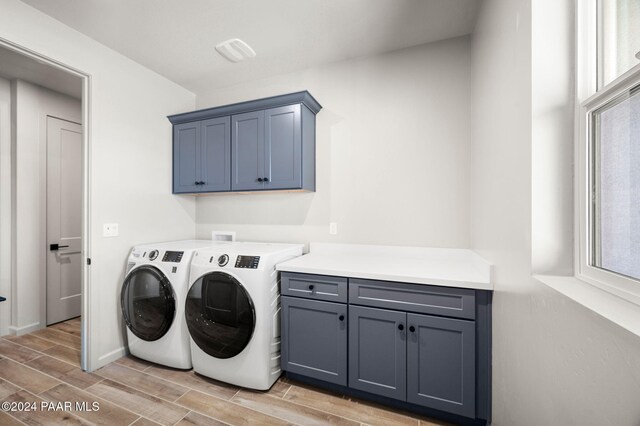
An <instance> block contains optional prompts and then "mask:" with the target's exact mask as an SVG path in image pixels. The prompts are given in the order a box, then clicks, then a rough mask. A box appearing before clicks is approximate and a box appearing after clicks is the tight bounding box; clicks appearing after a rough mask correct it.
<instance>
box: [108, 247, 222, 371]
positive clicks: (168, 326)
mask: <svg viewBox="0 0 640 426" xmlns="http://www.w3.org/2000/svg"><path fill="white" fill-rule="evenodd" d="M212 244H214V243H213V242H212V241H206V240H186V241H174V242H167V243H157V244H148V245H140V246H136V247H134V248H133V250H131V254H130V255H129V260H128V263H127V274H126V276H125V279H124V283H123V284H122V291H121V295H120V296H121V297H120V302H121V307H122V315H123V317H124V322H125V324H126V325H127V340H128V343H129V351H130V352H131V354H133V355H135V356H137V357H138V358H142V359H145V360H147V361H151V362H155V363H157V364H162V365H166V366H168V367H174V368H182V369H190V368H191V351H190V347H189V333H188V331H187V325H186V322H185V319H184V300H185V298H186V296H187V290H188V288H189V264H190V263H191V258H192V257H193V253H194V252H195V250H196V249H200V248H203V247H209V246H211V245H212Z"/></svg>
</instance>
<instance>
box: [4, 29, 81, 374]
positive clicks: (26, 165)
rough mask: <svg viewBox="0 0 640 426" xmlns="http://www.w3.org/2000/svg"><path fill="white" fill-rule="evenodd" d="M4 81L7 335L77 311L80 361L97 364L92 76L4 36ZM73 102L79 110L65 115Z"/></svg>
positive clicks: (5, 317) (19, 333) (5, 307)
mask: <svg viewBox="0 0 640 426" xmlns="http://www.w3.org/2000/svg"><path fill="white" fill-rule="evenodd" d="M3 81H4V82H6V81H9V82H10V87H11V97H10V99H9V102H10V104H11V105H10V115H11V121H10V122H11V132H10V134H11V136H10V141H9V142H7V141H6V138H5V140H3V139H2V127H3V125H4V124H6V123H0V153H3V154H6V153H7V152H8V153H9V154H10V160H9V161H7V158H6V155H2V156H0V175H1V176H2V178H3V181H2V182H0V200H1V201H2V203H3V204H2V207H3V208H2V209H0V266H2V270H3V271H5V270H6V269H5V267H7V266H8V269H10V274H4V275H3V274H2V273H1V272H0V296H5V295H6V296H7V302H4V304H3V306H0V322H2V324H0V334H18V335H21V334H26V333H29V332H31V331H34V330H38V329H43V328H45V327H47V326H49V325H53V324H56V323H60V322H63V321H67V320H69V319H71V318H76V319H75V320H74V321H75V322H76V323H80V324H81V327H80V328H81V332H80V334H81V347H80V351H76V352H77V357H78V358H79V359H78V361H80V364H81V366H82V369H83V370H90V369H91V367H90V365H89V360H90V357H89V348H90V346H89V335H88V333H87V330H88V327H89V326H88V324H89V315H90V314H89V312H88V309H87V308H88V303H87V301H88V291H89V274H88V259H89V240H88V230H89V197H88V180H89V150H88V147H89V138H88V117H89V112H88V109H89V108H88V97H89V87H90V78H89V76H88V75H87V74H85V73H82V72H80V71H78V70H75V69H73V68H70V67H68V66H66V65H64V64H61V63H58V62H56V61H54V60H52V59H50V58H46V57H43V56H41V55H38V54H36V53H33V52H31V51H28V50H26V49H23V48H21V47H20V46H18V45H15V44H13V43H11V42H9V41H6V40H2V39H0V86H2V84H3ZM1 89H2V87H0V97H1V96H2V90H1ZM29 96H34V98H32V99H30V98H29ZM38 96H41V97H38ZM54 100H55V101H56V102H58V101H59V103H58V104H55V102H53V101H54ZM2 102H3V99H0V120H1V119H2V114H1V112H2V108H1V107H2ZM54 104H55V105H57V106H55V105H54ZM72 104H73V105H75V106H74V108H73V109H74V113H73V114H67V113H66V111H68V110H69V108H70V105H72ZM51 105H54V106H53V107H52V106H51ZM29 106H31V107H33V109H32V110H27V109H26V108H28V107H29ZM25 111H26V112H25ZM59 111H63V112H62V113H58V112H59ZM29 120H31V121H29ZM81 123H82V124H81ZM4 127H5V128H6V126H4ZM7 144H8V145H9V149H7V146H6V145H7ZM36 145H37V146H36ZM7 176H8V179H6V178H7ZM7 182H10V185H9V186H8V185H7ZM9 192H10V194H9ZM5 201H8V202H5ZM8 206H10V207H8ZM7 241H10V243H7ZM8 248H10V249H8ZM7 275H8V277H7ZM8 281H9V282H8ZM37 300H39V301H40V302H39V303H38V302H37ZM7 311H9V312H7ZM7 320H8V321H9V326H8V327H6V321H7ZM7 328H8V333H7ZM43 337H44V336H43Z"/></svg>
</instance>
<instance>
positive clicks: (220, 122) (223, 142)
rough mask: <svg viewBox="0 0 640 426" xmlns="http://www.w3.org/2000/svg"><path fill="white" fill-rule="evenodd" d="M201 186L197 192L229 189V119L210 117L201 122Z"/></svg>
mask: <svg viewBox="0 0 640 426" xmlns="http://www.w3.org/2000/svg"><path fill="white" fill-rule="evenodd" d="M201 123H202V124H201V130H200V131H201V132H202V136H201V145H200V146H201V152H200V162H201V170H202V172H201V173H200V182H201V184H200V185H201V186H200V188H199V191H198V192H209V191H228V190H230V189H231V144H230V143H229V141H230V138H231V120H230V119H229V117H219V118H212V119H210V120H204V121H202V122H201Z"/></svg>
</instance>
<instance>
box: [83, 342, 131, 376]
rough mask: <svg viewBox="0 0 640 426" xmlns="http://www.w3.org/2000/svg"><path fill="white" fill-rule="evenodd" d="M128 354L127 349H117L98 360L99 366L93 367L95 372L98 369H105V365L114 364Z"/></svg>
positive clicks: (124, 347)
mask: <svg viewBox="0 0 640 426" xmlns="http://www.w3.org/2000/svg"><path fill="white" fill-rule="evenodd" d="M126 354H127V347H126V346H121V347H119V348H118V349H115V350H113V351H111V352H109V353H106V354H104V355H102V356H101V357H99V358H98V365H93V366H92V367H93V370H97V369H98V368H101V367H104V366H105V365H107V364H109V363H112V362H113V361H115V360H116V359H118V358H122V357H123V356H125V355H126Z"/></svg>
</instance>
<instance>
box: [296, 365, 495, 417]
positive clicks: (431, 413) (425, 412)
mask: <svg viewBox="0 0 640 426" xmlns="http://www.w3.org/2000/svg"><path fill="white" fill-rule="evenodd" d="M284 375H285V377H286V378H287V379H290V380H292V381H297V382H300V383H304V384H307V385H311V386H314V387H318V388H323V389H326V390H329V391H331V392H334V393H337V394H339V395H348V396H353V397H356V398H361V399H364V400H368V401H371V402H375V403H378V404H381V405H386V406H388V407H392V408H395V409H397V410H404V411H409V412H412V413H416V414H420V415H422V416H426V417H431V418H433V419H438V420H442V421H445V422H449V423H453V424H456V425H462V426H486V425H488V424H490V422H489V421H488V420H486V419H471V418H468V417H462V416H458V415H455V414H451V413H446V412H444V411H439V410H433V409H430V408H426V407H423V406H421V405H416V404H411V403H408V402H404V401H399V400H397V399H392V398H386V397H384V396H380V395H375V394H372V393H369V392H364V391H360V390H357V389H352V388H349V387H346V386H340V385H336V384H333V383H328V382H324V381H322V380H317V379H312V378H309V377H306V376H302V375H300V374H295V373H291V372H289V371H285V372H284Z"/></svg>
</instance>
